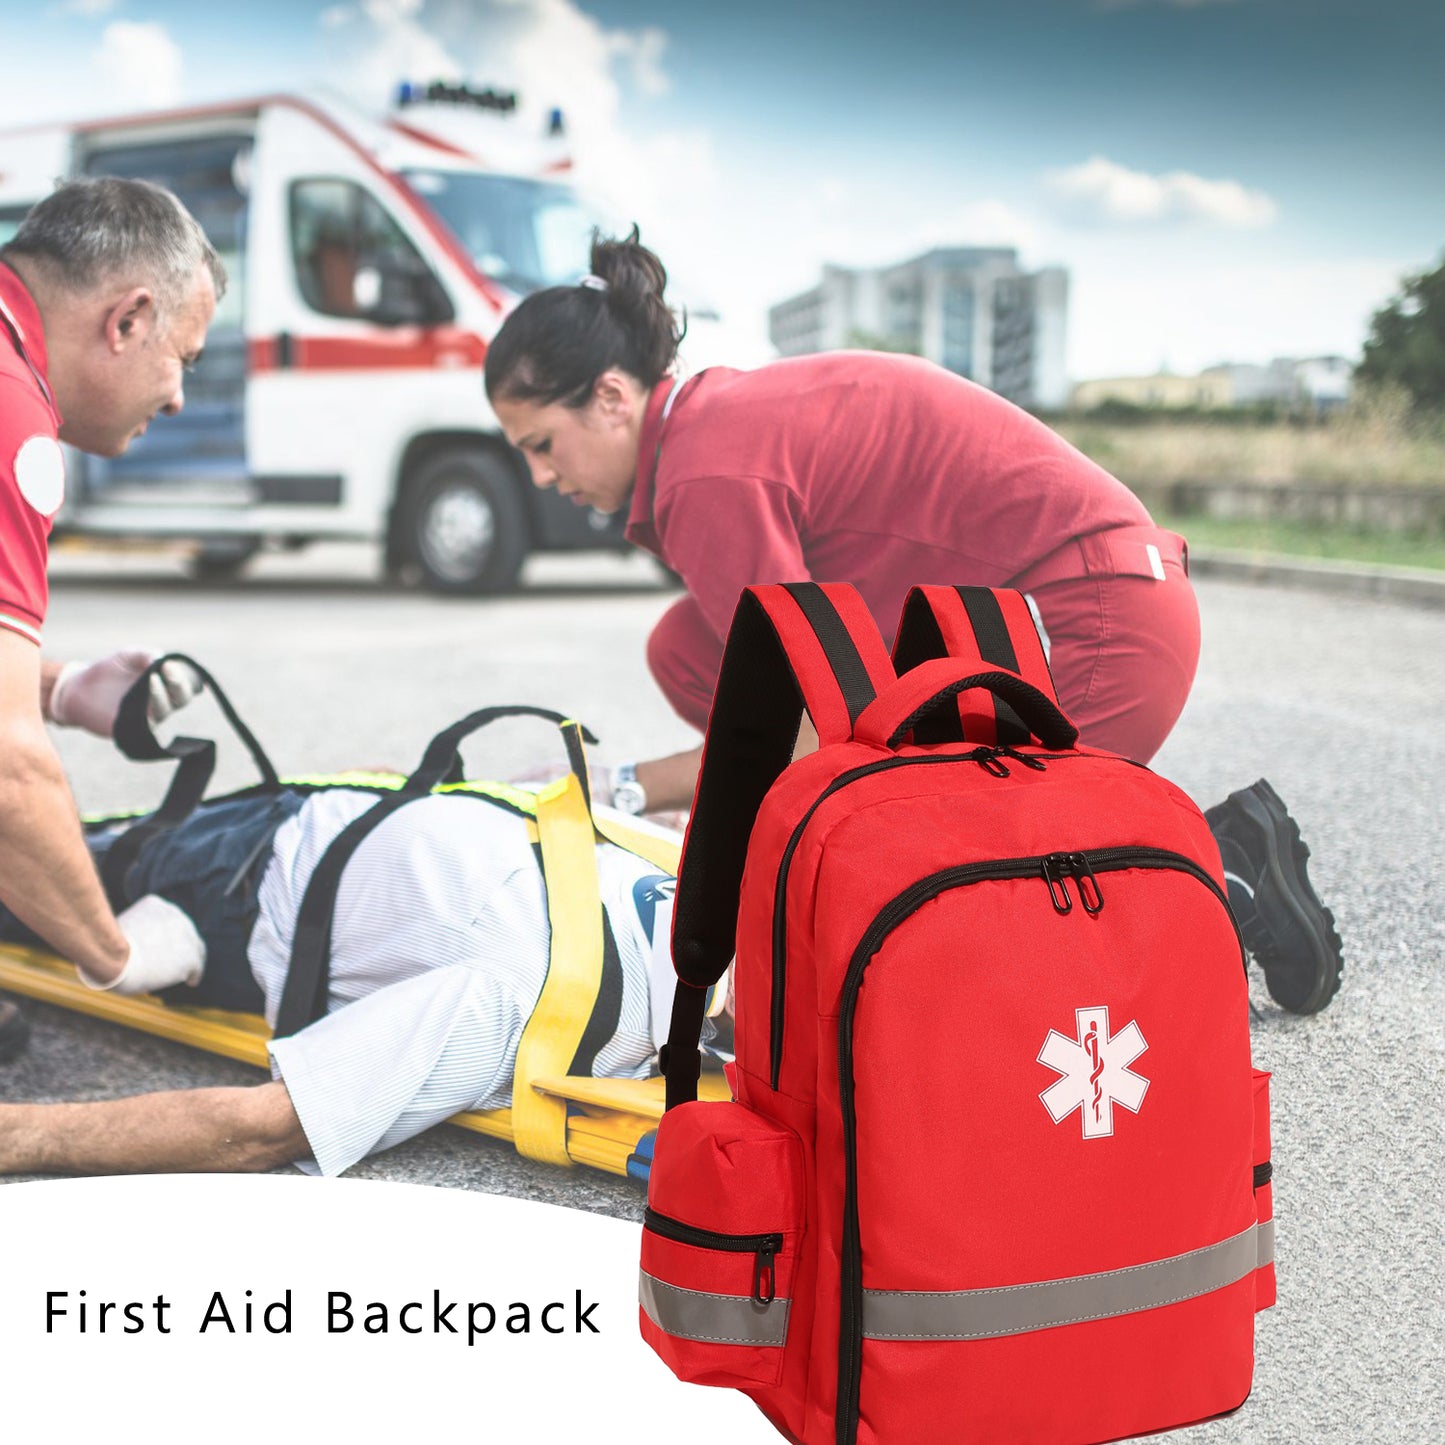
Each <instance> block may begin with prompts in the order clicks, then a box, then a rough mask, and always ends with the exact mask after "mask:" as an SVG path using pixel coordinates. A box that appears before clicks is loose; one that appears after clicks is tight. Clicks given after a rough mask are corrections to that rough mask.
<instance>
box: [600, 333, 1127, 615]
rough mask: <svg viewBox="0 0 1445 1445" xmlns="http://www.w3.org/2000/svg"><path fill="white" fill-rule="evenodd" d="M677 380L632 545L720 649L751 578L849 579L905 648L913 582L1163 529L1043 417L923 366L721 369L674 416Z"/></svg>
mask: <svg viewBox="0 0 1445 1445" xmlns="http://www.w3.org/2000/svg"><path fill="white" fill-rule="evenodd" d="M672 385H673V383H672V380H671V379H670V378H668V379H666V380H664V381H663V382H662V383H661V384H660V385H659V386H658V387H657V388H656V389H655V390H654V391H653V393H652V396H651V398H650V400H649V403H648V408H647V414H646V417H645V420H644V424H643V429H642V437H641V451H640V453H639V458H638V472H637V481H636V485H635V488H634V491H633V496H632V505H631V511H630V515H629V517H628V525H627V536H628V538H629V539H630V540H631V541H633V542H636V543H637V544H638V545H640V546H642V547H645V548H646V549H647V550H648V551H650V552H652V553H654V554H655V555H656V556H658V557H660V558H661V559H662V560H663V561H664V562H665V563H666V564H667V565H668V566H669V567H671V568H672V569H673V570H674V571H675V572H677V573H679V574H680V575H681V577H682V579H683V581H684V582H685V583H686V584H687V588H688V591H689V592H690V593H691V594H692V596H693V597H694V598H695V599H696V601H697V603H698V605H699V607H700V608H701V610H702V613H703V615H704V616H705V617H706V619H707V622H708V624H709V626H710V627H711V628H712V629H713V631H714V632H715V633H716V635H717V636H718V637H719V638H722V637H723V636H725V635H726V633H727V629H728V624H729V623H730V622H731V620H732V614H733V609H734V608H735V607H736V605H737V599H738V594H739V592H740V591H741V590H742V589H743V588H744V587H746V586H748V585H750V584H754V583H764V582H801V581H807V580H809V579H811V580H814V581H818V582H851V583H852V584H853V585H854V586H855V587H857V589H858V591H859V592H860V593H861V594H862V596H863V599H864V601H865V602H866V603H867V604H868V608H869V610H870V611H871V612H872V613H873V615H874V617H875V618H876V619H877V620H878V623H879V626H880V627H881V628H882V629H883V630H884V632H885V634H888V635H890V636H891V632H892V630H893V628H894V627H895V626H896V625H897V619H898V614H899V611H900V609H901V607H902V605H903V599H904V597H905V595H906V594H907V592H908V589H909V588H910V587H913V586H915V585H918V584H920V583H939V584H945V585H957V584H964V583H968V584H974V585H979V586H988V587H1000V586H1006V585H1008V584H1009V583H1010V582H1011V581H1012V580H1013V579H1014V578H1016V577H1018V576H1019V575H1020V574H1022V573H1024V572H1025V571H1027V570H1028V569H1029V568H1030V567H1031V566H1033V565H1034V564H1035V563H1037V562H1039V561H1040V560H1042V559H1043V558H1044V557H1046V556H1048V555H1049V554H1050V553H1052V552H1055V551H1056V550H1057V549H1058V548H1060V547H1062V546H1064V545H1065V544H1067V543H1068V542H1070V541H1071V540H1072V539H1074V538H1077V537H1081V536H1087V535H1088V534H1090V533H1093V532H1099V531H1103V530H1104V529H1106V528H1111V527H1122V526H1136V525H1147V524H1148V523H1149V520H1150V519H1149V514H1148V512H1147V511H1146V510H1145V508H1144V506H1143V504H1142V503H1141V502H1140V501H1139V500H1138V499H1137V498H1136V497H1135V496H1134V495H1133V493H1132V492H1130V491H1129V490H1128V489H1127V488H1126V487H1125V486H1124V485H1123V484H1122V483H1121V482H1119V481H1116V480H1115V479H1114V478H1113V477H1111V476H1110V475H1109V473H1108V472H1106V471H1104V470H1103V469H1102V468H1101V467H1098V466H1096V465H1095V464H1094V463H1093V462H1091V461H1090V460H1089V459H1088V458H1087V457H1085V456H1083V455H1082V454H1081V453H1080V452H1078V451H1076V450H1075V449H1074V448H1073V447H1071V446H1070V445H1069V444H1068V443H1067V442H1066V441H1064V439H1063V438H1062V437H1060V436H1058V435H1057V434H1056V433H1054V432H1053V431H1050V430H1049V428H1048V427H1046V426H1045V425H1044V424H1043V423H1042V422H1040V421H1036V420H1035V419H1034V418H1033V417H1031V416H1029V415H1028V414H1027V413H1026V412H1024V411H1021V410H1020V409H1019V408H1018V407H1016V406H1014V405H1012V404H1011V403H1010V402H1007V401H1005V400H1003V398H1002V397H999V396H996V395H995V394H994V393H993V392H990V391H987V390H985V389H984V388H983V387H981V386H976V385H974V384H973V383H972V382H970V381H965V380H964V379H963V378H962V377H959V376H955V375H954V374H953V373H951V372H948V371H944V370H942V369H941V368H939V367H936V366H933V365H931V364H929V363H928V362H925V361H919V360H917V359H916V358H913V357H904V356H889V355H883V354H879V353H874V352H851V353H847V352H845V353H838V352H833V353H829V354H825V355H821V356H808V357H799V358H796V359H793V360H788V361H780V362H776V363H774V364H773V365H771V366H765V367H762V368H761V369H759V370H757V371H732V370H727V369H722V368H718V369H713V370H709V371H706V372H703V373H701V374H700V375H699V376H696V377H694V378H692V379H691V380H690V381H688V382H686V383H684V384H683V386H682V388H681V389H680V390H679V391H678V392H677V394H676V397H675V398H674V400H673V404H672V408H671V411H670V412H669V414H668V416H667V418H666V421H665V422H664V420H663V415H662V413H663V409H664V405H665V403H666V401H667V397H668V394H669V392H670V391H671V390H672ZM659 438H660V440H661V446H660V448H659V445H658V443H659Z"/></svg>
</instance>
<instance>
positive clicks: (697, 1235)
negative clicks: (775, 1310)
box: [642, 1205, 783, 1305]
mask: <svg viewBox="0 0 1445 1445" xmlns="http://www.w3.org/2000/svg"><path fill="white" fill-rule="evenodd" d="M642 1223H643V1227H644V1228H646V1229H650V1230H651V1231H652V1232H653V1233H654V1234H659V1235H661V1236H662V1237H663V1239H671V1240H673V1241H675V1242H676V1243H677V1244H690V1245H692V1246H694V1247H695V1248H697V1249H717V1250H723V1251H726V1252H727V1253H729V1254H751V1255H754V1256H756V1257H755V1259H754V1261H753V1293H752V1299H753V1303H754V1304H760V1305H767V1304H772V1302H773V1300H774V1299H775V1298H776V1297H777V1283H778V1272H777V1258H778V1254H779V1252H780V1251H781V1250H782V1248H783V1236H782V1235H781V1234H719V1233H718V1232H717V1230H715V1229H699V1228H698V1227H697V1225H695V1224H684V1223H683V1222H682V1221H681V1220H680V1219H673V1218H672V1216H671V1215H668V1214H659V1213H658V1212H657V1210H655V1209H653V1208H652V1206H651V1205H648V1206H647V1207H646V1208H644V1209H643V1211H642Z"/></svg>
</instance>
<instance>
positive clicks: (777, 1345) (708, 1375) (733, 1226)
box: [638, 1102, 803, 1386]
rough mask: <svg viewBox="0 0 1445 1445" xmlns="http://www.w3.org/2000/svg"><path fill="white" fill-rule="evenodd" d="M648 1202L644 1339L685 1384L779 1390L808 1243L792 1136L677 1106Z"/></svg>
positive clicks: (736, 1111)
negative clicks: (803, 1246) (801, 1255)
mask: <svg viewBox="0 0 1445 1445" xmlns="http://www.w3.org/2000/svg"><path fill="white" fill-rule="evenodd" d="M647 1194H648V1199H647V1213H646V1215H645V1218H644V1224H643V1231H642V1271H641V1275H640V1277H639V1280H638V1302H639V1304H640V1305H641V1326H642V1337H643V1338H644V1339H645V1340H646V1341H647V1342H648V1344H650V1345H651V1346H652V1348H653V1349H654V1350H656V1351H657V1353H658V1354H659V1355H660V1356H661V1357H662V1358H663V1360H664V1361H665V1362H666V1363H667V1365H668V1367H669V1368H670V1369H671V1370H672V1372H673V1374H675V1375H676V1376H677V1377H678V1379H680V1380H688V1381H691V1382H693V1383H694V1384H699V1385H729V1386H740V1385H774V1384H776V1383H777V1382H778V1380H779V1378H780V1377H781V1375H782V1369H783V1348H784V1346H785V1345H786V1343H787V1338H788V1316H789V1313H790V1311H791V1308H792V1288H793V1276H794V1273H795V1270H796V1268H797V1261H798V1250H799V1245H800V1243H801V1240H802V1235H803V1158H802V1145H801V1142H800V1140H799V1139H798V1136H797V1135H796V1134H794V1133H793V1131H792V1130H791V1129H787V1128H785V1127H783V1126H782V1125H780V1124H775V1123H773V1121H772V1120H770V1119H765V1118H763V1117H762V1116H761V1115H760V1114H755V1113H753V1112H752V1110H750V1109H746V1108H744V1107H743V1106H742V1105H741V1104H737V1103H732V1102H726V1103H693V1104H683V1105H680V1106H679V1107H678V1108H676V1109H670V1110H669V1111H668V1112H667V1113H666V1114H665V1115H663V1118H662V1122H661V1124H660V1125H659V1126H658V1131H657V1143H656V1146H655V1149H654V1153H653V1161H652V1172H651V1177H650V1180H649V1183H648V1191H647Z"/></svg>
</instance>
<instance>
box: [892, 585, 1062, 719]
mask: <svg viewBox="0 0 1445 1445" xmlns="http://www.w3.org/2000/svg"><path fill="white" fill-rule="evenodd" d="M938 657H950V658H954V659H956V660H957V661H960V662H965V663H970V664H972V663H979V664H982V665H984V668H986V667H1003V668H1007V669H1008V670H1009V671H1010V672H1016V673H1018V674H1019V676H1020V677H1022V678H1023V679H1024V680H1025V681H1026V682H1029V683H1031V684H1032V685H1033V686H1034V687H1036V688H1037V689H1038V690H1039V691H1040V692H1041V693H1043V694H1044V696H1045V697H1047V698H1048V699H1049V700H1050V701H1051V702H1054V703H1057V702H1058V696H1057V694H1056V693H1055V691H1054V679H1053V676H1052V674H1051V673H1050V672H1049V663H1048V659H1047V658H1046V657H1045V655H1044V647H1043V642H1042V641H1041V640H1040V638H1039V631H1038V627H1037V626H1036V625H1035V623H1034V618H1033V614H1032V613H1031V612H1030V611H1029V605H1028V602H1027V601H1026V600H1025V598H1024V596H1023V594H1022V593H1021V592H1016V591H1014V590H1012V589H1011V588H1006V587H998V588H993V587H915V588H914V589H913V590H912V591H911V592H910V593H909V594H908V597H907V600H906V601H905V602H904V604H903V616H902V618H901V619H900V620H899V624H898V636H897V638H896V639H895V641H894V643H893V665H894V667H895V668H896V670H897V672H898V675H899V676H900V677H901V676H902V675H903V674H904V673H905V672H908V671H910V670H911V669H913V668H915V667H917V666H918V665H919V664H920V663H924V662H931V661H932V660H933V659H934V658H938ZM981 670H982V669H981ZM915 738H916V740H917V741H918V742H920V743H941V742H959V741H961V740H964V739H966V740H967V741H969V742H972V743H984V744H993V743H1002V744H1006V745H1009V746H1014V747H1017V746H1019V745H1020V744H1022V743H1026V742H1027V741H1028V740H1029V730H1028V728H1027V727H1025V726H1024V724H1023V723H1022V722H1020V721H1019V718H1018V715H1017V714H1016V713H1015V712H1014V710H1013V709H1012V708H1011V707H1010V706H1009V705H1008V703H1006V702H1005V701H1004V700H1003V699H1002V698H1000V697H996V696H994V695H993V694H990V693H984V692H980V691H974V692H969V693H964V694H962V695H961V696H960V697H959V699H958V709H957V711H956V712H940V713H939V714H938V716H937V717H936V718H933V719H930V720H928V721H927V722H924V723H921V724H920V725H919V727H918V729H917V731H916V733H915Z"/></svg>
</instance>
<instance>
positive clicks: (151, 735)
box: [100, 652, 281, 910]
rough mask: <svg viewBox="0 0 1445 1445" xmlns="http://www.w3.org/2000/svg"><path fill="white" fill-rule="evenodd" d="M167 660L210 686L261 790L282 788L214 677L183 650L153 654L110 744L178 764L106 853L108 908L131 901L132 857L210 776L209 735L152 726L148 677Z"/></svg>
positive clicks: (183, 810) (184, 813)
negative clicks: (167, 736)
mask: <svg viewBox="0 0 1445 1445" xmlns="http://www.w3.org/2000/svg"><path fill="white" fill-rule="evenodd" d="M168 662H179V663H184V664H185V665H186V666H187V667H189V668H191V669H192V670H193V671H194V672H195V673H196V675H197V676H198V677H199V678H200V679H201V682H202V683H203V684H204V685H205V687H206V688H207V689H209V691H210V693H211V695H212V697H214V698H215V700H216V705H217V706H218V707H219V708H220V709H221V713H222V715H223V716H224V717H225V718H226V721H227V722H229V723H230V724H231V727H232V728H233V729H234V731H235V733H236V736H237V737H239V738H240V739H241V741H242V743H244V744H245V746H246V750H247V751H248V752H249V753H250V754H251V759H252V761H253V762H254V763H255V764H256V769H257V771H258V772H259V773H260V774H261V784H260V790H261V791H262V792H275V791H277V790H278V789H279V788H280V786H281V782H280V779H279V778H278V777H277V774H276V769H275V767H274V766H272V763H271V759H270V758H268V757H267V756H266V752H265V749H264V748H262V746H261V744H260V743H259V742H257V741H256V737H255V734H254V733H252V731H251V730H250V728H248V727H247V726H246V724H245V723H243V722H242V721H241V718H240V714H238V713H237V711H236V709H235V708H234V707H233V706H232V705H231V700H230V699H229V698H228V697H227V696H226V694H225V693H224V692H223V691H222V690H221V686H220V684H219V683H218V682H217V681H216V679H215V678H214V677H212V676H211V674H210V673H209V672H207V671H206V669H205V668H204V667H202V666H201V664H200V663H198V662H197V661H196V660H195V659H194V658H193V657H187V656H186V655H185V653H182V652H168V653H166V654H165V656H163V657H158V658H157V659H156V660H155V661H154V662H152V663H151V664H150V666H149V667H147V668H146V670H145V671H144V672H143V673H141V675H140V676H139V677H138V678H136V680H135V681H134V682H133V683H132V684H131V685H130V687H129V688H128V689H127V690H126V694H125V696H124V697H123V698H122V699H121V701H120V707H119V709H118V710H117V712H116V717H115V728H114V737H115V745H116V747H118V748H119V749H120V750H121V752H122V753H124V754H125V756H126V757H128V758H130V759H132V760H133V761H135V762H154V761H165V760H170V761H173V762H175V763H176V765H177V766H176V771H175V775H174V776H173V777H172V779H171V785H170V787H169V788H168V789H167V790H166V795H165V797H164V798H163V799H162V800H161V805H160V807H158V808H157V809H156V810H155V811H154V812H153V813H151V814H149V815H148V816H147V817H145V818H143V819H142V820H141V821H140V822H138V823H134V824H132V825H131V826H130V827H129V828H127V829H126V831H125V832H124V833H123V834H122V835H121V836H120V837H119V838H117V839H116V841H115V842H114V843H113V844H112V845H111V846H110V848H109V849H107V851H106V855H105V858H104V859H103V861H102V863H101V868H100V876H101V882H102V883H103V884H104V885H105V891H106V895H107V896H108V897H109V899H110V902H111V906H112V907H113V908H115V909H117V910H119V909H121V908H124V907H126V906H127V905H128V904H130V903H132V902H134V901H135V900H134V899H133V898H131V897H130V894H129V888H128V883H127V879H128V875H129V873H130V870H131V868H132V867H133V866H134V864H135V861H136V859H137V858H139V857H140V853H141V850H142V849H143V848H144V847H145V846H146V844H147V843H149V842H150V841H151V839H152V838H155V837H157V836H158V835H159V834H161V833H166V832H169V831H170V830H171V829H172V828H174V827H176V826H177V825H178V824H180V823H183V822H185V820H186V819H187V818H189V817H190V816H191V814H192V813H193V812H195V810H196V809H197V808H198V807H199V806H200V804H201V800H202V799H203V798H204V797H205V795H206V789H207V787H209V786H210V782H211V776H212V774H213V773H214V772H215V770H216V744H215V743H214V742H213V741H212V740H211V739H209V738H193V737H185V736H177V737H174V738H172V739H171V740H170V742H168V743H163V742H161V741H160V739H159V738H157V737H156V735H155V730H154V729H153V728H152V727H151V721H150V712H149V709H150V685H151V679H152V678H153V677H154V676H156V674H157V673H159V672H160V670H161V668H162V667H164V666H165V665H166V663H168Z"/></svg>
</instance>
